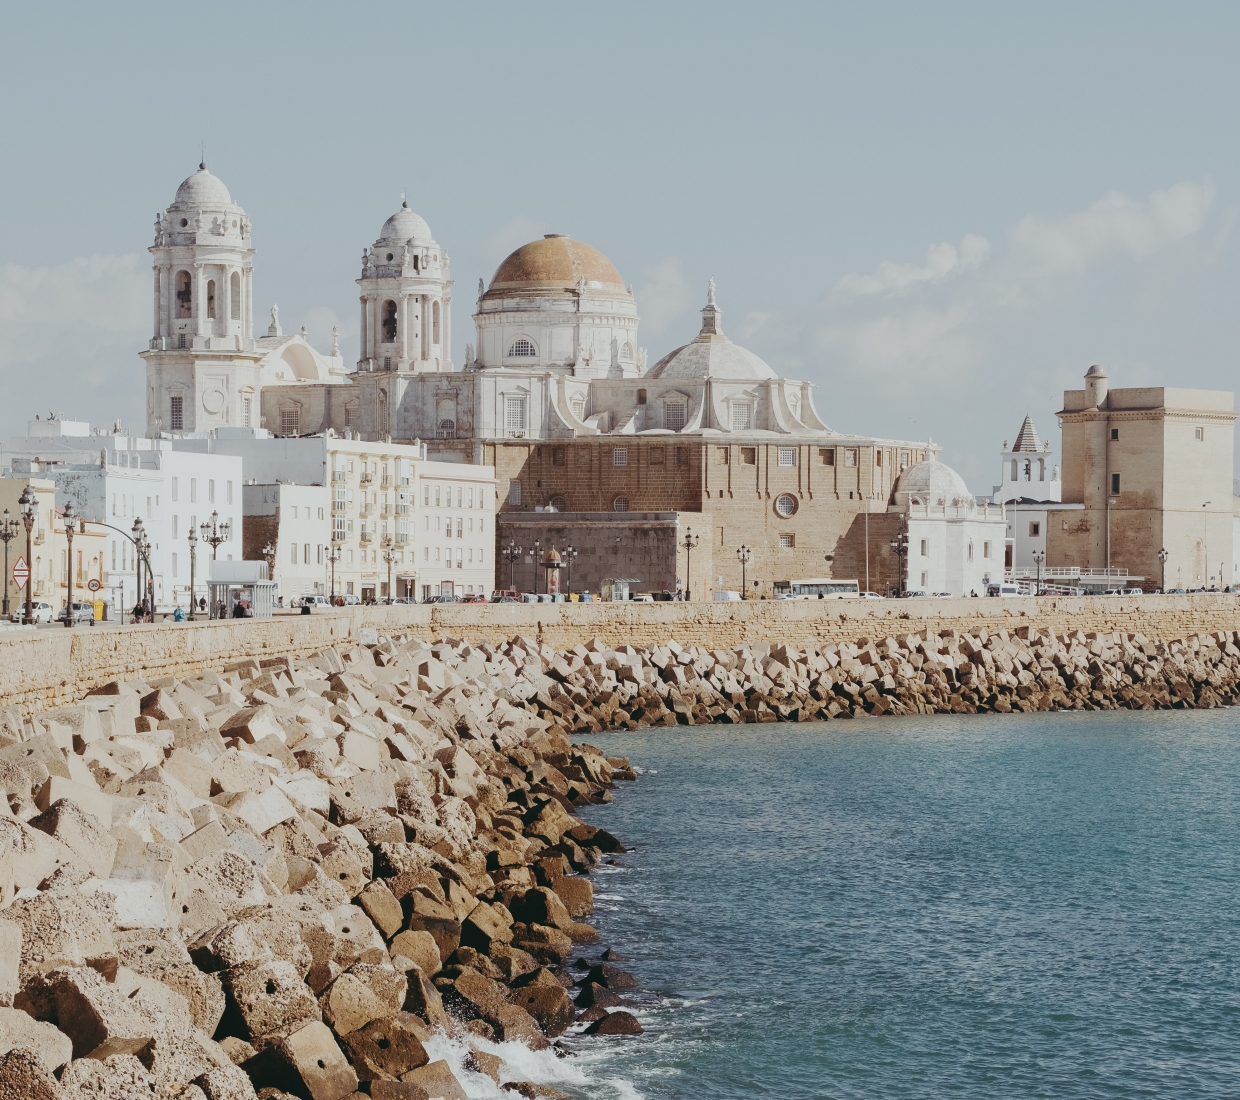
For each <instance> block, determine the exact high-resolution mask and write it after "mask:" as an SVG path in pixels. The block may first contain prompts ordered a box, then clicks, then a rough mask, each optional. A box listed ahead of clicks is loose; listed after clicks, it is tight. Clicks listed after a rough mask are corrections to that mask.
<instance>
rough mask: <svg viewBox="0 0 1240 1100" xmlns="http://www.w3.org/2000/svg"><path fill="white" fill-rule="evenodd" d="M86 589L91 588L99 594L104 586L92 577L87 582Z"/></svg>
mask: <svg viewBox="0 0 1240 1100" xmlns="http://www.w3.org/2000/svg"><path fill="white" fill-rule="evenodd" d="M86 587H87V588H89V589H90V590H91V591H92V592H98V591H99V589H100V588H101V587H102V585H100V583H99V582H98V581H97V580H96V579H95V578H94V577H91V579H90V580H88V581H87V582H86Z"/></svg>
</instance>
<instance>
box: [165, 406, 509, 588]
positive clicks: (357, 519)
mask: <svg viewBox="0 0 1240 1100" xmlns="http://www.w3.org/2000/svg"><path fill="white" fill-rule="evenodd" d="M351 436H352V433H350V436H349V437H338V436H335V435H319V436H303V437H301V438H272V437H271V436H270V435H269V434H268V433H266V432H263V431H245V430H241V429H231V430H229V429H222V430H219V431H217V432H214V433H210V434H206V435H202V436H194V437H189V436H187V437H183V438H180V439H176V440H173V441H172V445H173V446H174V447H176V448H177V449H178V450H186V451H196V452H199V453H209V454H216V455H221V454H231V455H235V456H237V457H238V458H240V459H241V461H242V464H243V467H244V469H245V477H246V480H247V482H249V483H251V484H253V485H255V486H260V485H269V486H274V485H276V484H277V482H281V483H284V484H285V485H288V484H292V485H296V486H306V487H310V486H317V487H321V488H323V489H325V490H326V489H330V499H329V506H330V511H328V512H326V513H325V514H324V518H323V520H321V521H320V520H318V518H317V509H318V505H317V504H314V503H313V502H312V501H311V500H309V499H307V500H304V501H303V500H300V499H299V500H297V501H296V502H295V501H294V499H293V496H292V495H290V496H289V497H288V501H287V502H288V505H289V507H290V508H291V507H297V508H298V509H299V517H298V520H297V522H298V523H301V522H303V521H304V519H305V517H304V516H302V515H301V513H300V509H302V508H311V509H314V512H313V516H314V522H315V523H318V524H321V526H319V527H318V529H317V534H316V535H315V536H314V537H311V534H310V529H308V528H301V527H299V528H297V529H296V530H295V529H294V528H292V527H289V528H288V529H287V530H285V529H284V524H285V523H286V522H292V520H291V517H290V515H289V513H288V512H286V511H285V510H284V508H283V507H282V504H283V501H279V502H278V501H275V500H274V499H272V498H273V497H274V493H272V492H270V491H269V492H268V494H267V495H268V498H269V499H268V501H267V503H266V504H265V505H264V508H267V507H275V506H277V505H281V506H280V508H279V513H278V517H277V518H278V524H277V532H276V542H277V546H278V547H279V546H281V545H282V546H286V547H287V546H288V545H289V544H291V543H293V542H298V543H299V544H301V546H302V557H303V559H304V557H305V556H306V551H305V547H306V546H307V545H310V546H312V547H314V548H316V549H315V553H314V561H315V565H316V566H317V565H318V564H319V560H320V559H319V553H320V551H319V549H318V548H319V547H322V548H323V549H322V554H323V571H322V573H321V574H320V581H319V582H318V583H323V584H325V585H326V586H327V587H325V588H324V592H326V593H330V591H331V588H330V583H331V574H332V562H331V561H330V559H328V558H327V557H326V555H327V553H328V551H330V550H331V549H332V548H333V547H334V548H335V551H336V552H337V553H338V555H339V556H338V558H337V560H336V562H335V570H334V571H335V579H336V588H335V591H336V594H337V595H342V596H345V597H350V596H353V597H357V598H358V599H360V600H363V601H369V600H374V599H383V598H386V597H387V596H388V595H389V590H388V566H389V564H390V565H391V577H392V591H391V592H390V594H391V595H394V596H407V595H409V596H420V597H421V598H426V597H428V596H431V595H441V594H444V595H457V596H466V595H482V596H489V595H490V593H491V592H492V591H493V589H494V587H495V563H494V561H493V560H492V557H493V550H494V546H495V534H494V526H493V525H494V521H495V506H496V491H495V474H494V470H493V469H492V468H491V467H489V466H473V465H466V464H464V463H460V462H434V461H428V460H427V458H426V448H425V446H424V445H416V444H399V443H374V442H363V441H362V440H360V439H356V438H352V437H351ZM256 495H257V494H256ZM255 507H256V508H257V504H256V505H255ZM254 514H255V515H257V514H259V513H258V512H257V511H256V512H255V513H254ZM269 522H270V521H269ZM251 526H253V524H252V525H251ZM257 529H258V528H257V527H255V530H257ZM256 537H257V536H256ZM263 537H264V539H267V540H269V539H270V534H269V533H265V534H264V536H263ZM389 540H390V542H389ZM246 545H247V549H248V550H250V552H251V553H257V551H258V550H261V546H258V547H255V546H252V545H251V544H250V543H249V542H247V544H246ZM282 553H283V552H282V551H280V550H279V549H277V556H276V563H275V580H276V582H277V583H280V582H281V561H282V560H284V559H283V557H282ZM291 553H292V552H291V550H288V551H287V554H288V560H289V562H290V563H291ZM387 553H390V554H391V555H392V558H393V560H392V561H391V562H390V563H389V562H388V561H386V560H385V555H386V554H387ZM306 564H307V563H306V562H305V561H304V560H303V562H302V563H301V566H302V568H301V569H300V570H299V572H298V575H297V580H296V581H295V582H294V580H293V579H292V578H291V577H290V579H289V582H288V583H289V584H293V583H296V584H298V585H304V584H305V583H307V582H309V583H314V581H313V580H312V579H311V578H310V577H309V576H308V575H306V572H305V566H306ZM280 594H281V596H282V597H284V598H285V600H286V602H287V600H288V598H289V597H290V595H292V593H290V592H289V591H288V590H287V589H286V588H285V587H284V586H283V585H281V589H280ZM297 594H298V595H305V594H307V593H305V592H301V593H297Z"/></svg>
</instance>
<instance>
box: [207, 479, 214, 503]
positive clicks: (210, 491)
mask: <svg viewBox="0 0 1240 1100" xmlns="http://www.w3.org/2000/svg"><path fill="white" fill-rule="evenodd" d="M207 503H208V504H214V503H215V478H213V477H212V478H208V479H207Z"/></svg>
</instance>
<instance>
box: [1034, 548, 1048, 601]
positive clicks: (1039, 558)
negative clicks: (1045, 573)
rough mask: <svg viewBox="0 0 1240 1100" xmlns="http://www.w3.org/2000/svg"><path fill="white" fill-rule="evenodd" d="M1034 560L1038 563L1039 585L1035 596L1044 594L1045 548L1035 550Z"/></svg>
mask: <svg viewBox="0 0 1240 1100" xmlns="http://www.w3.org/2000/svg"><path fill="white" fill-rule="evenodd" d="M1033 560H1034V561H1035V562H1037V563H1038V586H1037V588H1035V589H1034V591H1033V594H1034V595H1035V596H1040V595H1042V563H1043V562H1044V561H1046V551H1045V550H1035V551H1034V552H1033Z"/></svg>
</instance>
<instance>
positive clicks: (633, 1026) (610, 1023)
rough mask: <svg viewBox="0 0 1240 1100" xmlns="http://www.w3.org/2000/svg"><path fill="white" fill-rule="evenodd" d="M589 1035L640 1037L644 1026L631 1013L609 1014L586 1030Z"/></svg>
mask: <svg viewBox="0 0 1240 1100" xmlns="http://www.w3.org/2000/svg"><path fill="white" fill-rule="evenodd" d="M585 1033H586V1034H587V1035H640V1034H641V1033H642V1025H641V1024H640V1023H638V1022H637V1017H636V1016H634V1015H633V1014H632V1013H631V1012H609V1013H607V1015H606V1016H604V1017H603V1018H602V1019H601V1020H595V1021H594V1023H592V1024H590V1025H589V1027H587V1028H586V1030H585Z"/></svg>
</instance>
